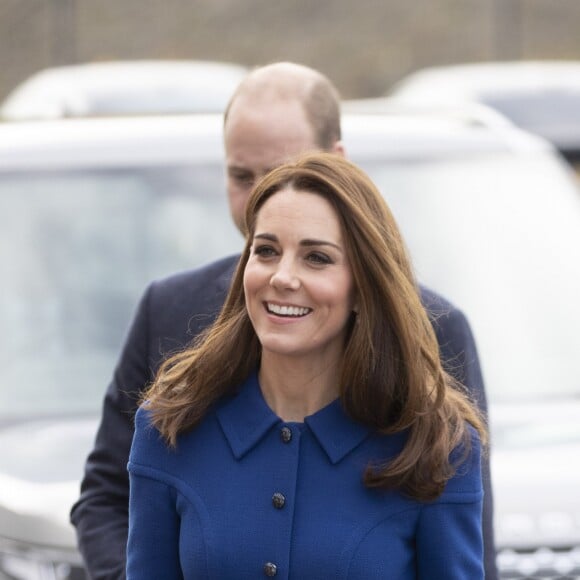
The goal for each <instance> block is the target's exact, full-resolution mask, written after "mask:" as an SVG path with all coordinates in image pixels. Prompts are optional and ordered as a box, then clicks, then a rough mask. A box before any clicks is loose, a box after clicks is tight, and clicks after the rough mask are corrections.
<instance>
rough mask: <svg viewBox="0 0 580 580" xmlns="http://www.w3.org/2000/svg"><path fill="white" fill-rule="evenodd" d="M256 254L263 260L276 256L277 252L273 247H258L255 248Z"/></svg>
mask: <svg viewBox="0 0 580 580" xmlns="http://www.w3.org/2000/svg"><path fill="white" fill-rule="evenodd" d="M254 254H256V256H261V257H262V258H269V257H270V256H275V255H276V251H275V250H274V248H273V247H272V246H256V247H255V248H254Z"/></svg>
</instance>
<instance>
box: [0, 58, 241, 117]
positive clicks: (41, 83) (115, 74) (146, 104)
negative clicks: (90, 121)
mask: <svg viewBox="0 0 580 580" xmlns="http://www.w3.org/2000/svg"><path fill="white" fill-rule="evenodd" d="M246 73H247V69H246V68H245V67H243V66H241V65H238V64H231V63H225V62H213V61H196V60H189V61H188V60H173V61H172V60H135V61H112V62H95V63H86V64H79V65H71V66H60V67H54V68H48V69H44V70H41V71H39V72H37V73H35V74H34V75H32V76H31V77H30V78H28V79H27V80H25V81H23V82H22V83H21V84H19V85H18V86H17V87H15V88H14V89H13V90H12V91H11V92H10V93H9V94H8V96H7V97H6V99H5V100H4V102H3V103H2V104H1V105H0V120H4V121H23V120H32V119H57V118H63V117H98V116H112V115H145V114H177V113H198V112H202V113H210V112H221V111H223V110H224V109H225V107H226V105H227V103H228V101H229V99H230V96H231V95H232V93H233V92H234V90H235V88H236V87H237V86H238V84H239V82H240V81H241V80H242V78H243V77H244V76H245V75H246Z"/></svg>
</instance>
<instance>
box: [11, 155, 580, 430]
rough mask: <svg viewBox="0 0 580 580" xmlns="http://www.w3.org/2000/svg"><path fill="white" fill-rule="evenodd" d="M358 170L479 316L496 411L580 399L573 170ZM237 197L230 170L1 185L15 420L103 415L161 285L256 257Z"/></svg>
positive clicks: (503, 161) (32, 178) (99, 174)
mask: <svg viewBox="0 0 580 580" xmlns="http://www.w3.org/2000/svg"><path fill="white" fill-rule="evenodd" d="M347 145H348V144H347ZM352 150H353V152H354V153H355V152H356V151H355V148H354V147H353V148H352ZM353 158H354V159H355V161H357V162H359V163H361V164H362V165H363V166H364V167H365V169H366V170H367V171H368V172H369V173H370V175H371V177H372V178H373V179H374V181H375V182H376V183H377V184H378V186H379V188H380V189H381V190H382V191H383V193H384V195H385V197H386V198H387V200H388V202H389V204H390V205H391V207H392V209H393V211H394V214H395V216H396V218H397V220H398V222H399V223H400V225H401V229H402V231H403V234H404V236H405V238H406V240H407V243H408V246H409V248H410V251H411V254H412V257H413V260H414V264H415V268H416V271H417V274H418V278H419V279H420V281H421V282H423V283H424V284H426V285H427V286H429V287H431V288H433V289H435V290H437V291H439V292H440V293H441V294H443V295H444V296H446V297H447V298H448V299H450V300H451V301H452V302H454V303H455V304H456V305H458V306H460V307H461V308H462V310H463V311H464V312H465V313H466V315H467V316H468V319H469V321H470V322H471V325H472V328H473V331H474V334H475V338H476V342H477V344H478V347H479V351H480V356H481V360H482V365H483V372H484V378H485V381H486V387H487V391H488V396H489V398H490V400H491V402H498V401H499V402H501V401H504V402H506V401H526V400H542V399H544V400H546V399H548V398H549V399H551V400H554V399H558V398H565V397H569V396H575V397H578V396H579V395H580V375H579V374H578V372H577V369H576V368H575V365H576V362H575V361H576V360H577V355H578V352H580V339H579V334H578V328H580V300H578V296H580V259H579V258H580V196H579V195H578V192H577V190H576V188H575V185H574V182H573V180H572V178H571V177H570V175H569V174H568V173H567V172H566V170H564V169H563V165H562V164H561V163H560V162H559V160H557V159H555V158H554V157H553V156H552V155H547V154H545V153H541V152H538V153H534V154H531V153H525V154H524V153H522V154H519V155H514V154H509V155H508V154H507V152H506V153H504V154H497V155H494V154H485V155H481V154H478V155H476V154H473V155H462V156H459V157H452V156H450V155H442V156H440V157H438V158H436V159H433V157H430V158H424V159H420V160H415V161H412V160H409V159H406V160H404V161H397V160H392V159H390V160H378V159H377V158H376V156H375V157H374V159H373V161H371V162H369V161H368V160H365V159H361V158H357V157H356V154H355V155H354V157H353ZM224 189H225V188H224V177H223V174H222V169H221V167H220V166H219V165H218V164H217V162H216V163H215V164H209V165H197V166H195V167H190V168H185V167H183V166H174V167H157V168H149V169H145V168H143V167H136V168H133V169H115V170H111V169H107V170H105V169H101V170H91V171H89V170H78V171H70V170H69V171H63V172H57V171H52V172H40V171H32V170H28V171H21V172H12V173H8V172H4V173H0V277H1V279H2V281H3V284H2V301H1V302H0V327H1V328H2V340H1V341H0V420H2V419H4V420H5V419H10V418H17V417H22V416H26V417H32V416H38V415H44V414H51V413H52V414H54V413H70V414H78V413H80V412H93V413H94V412H98V409H99V408H100V405H101V401H102V396H103V393H104V389H105V387H106V385H107V384H108V382H109V380H110V377H111V374H112V372H113V369H114V364H115V361H116V359H117V357H118V354H119V350H120V347H121V344H122V340H123V336H124V334H125V332H126V331H127V326H128V324H129V321H130V319H131V315H132V312H133V311H134V309H135V306H136V303H137V300H138V298H139V296H140V295H141V294H142V292H143V289H144V288H145V286H146V284H147V283H148V282H149V281H150V280H152V279H154V278H158V277H161V276H164V275H167V274H170V273H172V272H175V271H178V270H181V269H185V268H189V267H192V266H197V265H200V264H202V263H205V262H208V261H211V260H213V259H215V258H218V257H221V256H225V255H227V254H231V253H234V252H236V251H239V249H240V248H241V245H242V238H241V236H240V235H239V233H238V232H237V231H236V230H235V228H234V226H233V225H232V224H231V220H230V219H229V213H228V208H227V200H226V196H225V193H222V192H223V191H224ZM216 192H218V194H217V195H216Z"/></svg>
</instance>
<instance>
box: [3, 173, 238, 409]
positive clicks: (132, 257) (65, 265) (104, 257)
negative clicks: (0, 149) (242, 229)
mask: <svg viewBox="0 0 580 580" xmlns="http://www.w3.org/2000/svg"><path fill="white" fill-rule="evenodd" d="M222 192H224V193H222ZM241 243H242V238H241V236H240V234H239V233H238V232H237V231H236V230H235V228H234V226H233V225H232V224H231V220H230V219H229V210H228V208H227V199H226V196H225V187H224V178H223V174H222V169H221V167H220V166H219V165H217V164H216V165H214V166H204V167H196V168H184V167H165V168H157V169H144V168H142V167H141V168H134V169H123V170H91V171H89V170H79V171H70V170H69V171H63V172H41V171H31V170H29V171H24V172H20V173H16V172H14V173H1V174H0V279H2V300H1V302H0V328H2V339H1V341H0V419H7V418H15V417H19V416H27V417H31V416H35V415H43V414H49V413H75V414H76V413H79V412H94V411H95V410H97V409H98V408H99V407H100V404H101V400H102V396H103V393H104V389H105V387H106V385H107V383H108V381H109V379H110V377H111V373H112V371H113V367H114V364H115V360H116V358H117V356H118V353H119V349H120V347H121V344H122V340H123V336H124V333H125V332H126V330H127V326H128V324H129V321H130V317H131V314H132V312H133V310H134V308H135V306H136V302H137V300H138V297H139V296H140V294H141V293H142V292H143V289H144V287H145V285H146V284H147V283H148V282H149V281H150V280H152V279H154V278H157V277H161V276H164V275H167V274H170V273H172V272H175V271H178V270H181V269H185V268H188V267H192V266H196V265H200V264H202V263H205V262H208V261H211V260H213V259H216V258H218V257H222V256H225V255H227V254H231V253H234V252H236V251H239V250H240V248H241Z"/></svg>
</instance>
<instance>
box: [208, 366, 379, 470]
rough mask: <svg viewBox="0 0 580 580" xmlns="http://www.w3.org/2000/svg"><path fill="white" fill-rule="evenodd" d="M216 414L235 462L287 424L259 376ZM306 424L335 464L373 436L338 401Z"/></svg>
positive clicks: (248, 382)
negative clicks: (273, 407) (274, 408)
mask: <svg viewBox="0 0 580 580" xmlns="http://www.w3.org/2000/svg"><path fill="white" fill-rule="evenodd" d="M216 414H217V418H218V421H219V422H220V425H221V427H222V430H223V432H224V434H225V436H226V439H227V440H228V443H229V445H230V447H231V449H232V452H233V454H234V456H235V457H236V459H241V458H242V457H243V456H244V455H245V454H246V453H248V452H249V451H250V450H251V449H252V448H253V447H255V446H256V445H257V444H258V443H259V442H260V440H261V439H262V438H263V437H265V435H266V434H267V433H268V431H269V430H270V429H272V428H273V427H274V426H275V425H279V426H282V425H283V424H284V422H283V421H282V419H280V418H279V417H278V416H277V415H276V414H275V413H274V412H273V411H272V410H271V409H270V407H269V406H268V404H267V403H266V401H265V400H264V397H263V396H262V390H261V388H260V384H259V382H258V376H257V373H253V374H252V375H251V376H250V377H249V378H248V379H247V380H246V382H245V383H244V384H243V385H242V386H241V388H240V389H239V391H238V393H237V395H235V396H234V397H231V398H228V399H227V400H226V401H224V402H223V403H222V405H221V406H220V407H218V409H217V411H216ZM304 423H305V425H306V426H307V427H308V429H309V430H310V431H311V432H312V434H313V435H314V437H315V439H316V441H317V442H318V444H319V445H320V447H322V449H323V450H324V452H325V453H326V455H327V456H328V458H329V460H330V461H331V463H333V464H335V463H338V462H339V461H341V460H342V459H343V458H344V457H345V456H346V455H347V454H348V453H350V452H351V451H352V450H353V449H354V448H355V447H357V446H358V445H359V444H360V443H362V442H363V441H364V440H365V439H366V438H367V437H368V436H369V435H370V430H369V429H368V428H367V427H365V426H364V425H362V424H361V423H357V422H355V421H353V420H352V419H350V418H349V417H348V416H347V415H346V413H345V412H344V410H343V408H342V406H341V404H340V401H339V400H338V399H337V400H335V401H333V402H332V403H330V404H329V405H327V406H326V407H324V408H323V409H321V410H320V411H318V412H316V413H314V415H310V416H309V417H306V418H305V420H304Z"/></svg>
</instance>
